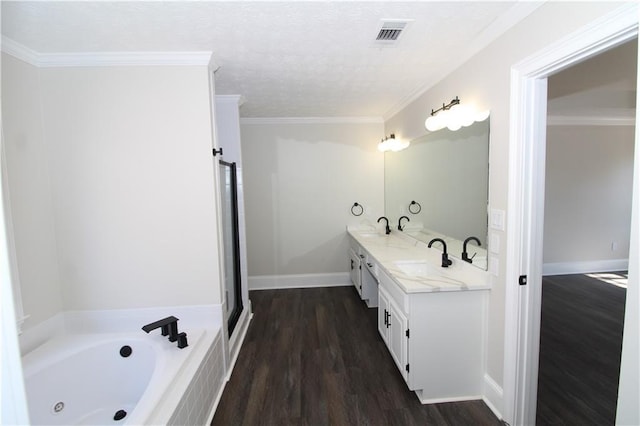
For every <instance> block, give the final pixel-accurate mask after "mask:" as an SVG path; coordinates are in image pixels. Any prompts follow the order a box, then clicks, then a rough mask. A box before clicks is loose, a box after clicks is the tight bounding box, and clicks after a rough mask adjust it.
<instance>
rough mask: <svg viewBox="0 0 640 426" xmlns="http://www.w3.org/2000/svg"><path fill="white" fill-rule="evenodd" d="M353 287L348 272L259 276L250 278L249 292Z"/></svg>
mask: <svg viewBox="0 0 640 426" xmlns="http://www.w3.org/2000/svg"><path fill="white" fill-rule="evenodd" d="M348 285H351V281H350V278H349V273H348V272H338V273H331V274H299V275H258V276H253V277H249V290H274V289H285V288H313V287H342V286H348Z"/></svg>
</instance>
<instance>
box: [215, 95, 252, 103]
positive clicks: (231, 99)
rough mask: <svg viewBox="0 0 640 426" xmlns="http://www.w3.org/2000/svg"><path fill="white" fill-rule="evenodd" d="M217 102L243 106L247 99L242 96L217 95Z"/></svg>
mask: <svg viewBox="0 0 640 426" xmlns="http://www.w3.org/2000/svg"><path fill="white" fill-rule="evenodd" d="M215 99H216V102H223V103H230V104H234V105H237V106H242V104H244V102H245V99H244V96H242V95H215Z"/></svg>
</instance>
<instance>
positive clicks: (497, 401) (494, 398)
mask: <svg viewBox="0 0 640 426" xmlns="http://www.w3.org/2000/svg"><path fill="white" fill-rule="evenodd" d="M482 387H483V392H482V400H483V401H484V403H485V404H487V407H489V409H490V410H491V411H493V414H495V415H496V417H497V418H499V419H501V420H502V412H501V410H500V409H498V407H502V405H503V400H504V397H503V391H502V387H501V386H500V385H498V383H496V381H495V380H493V378H492V377H491V376H490V375H488V374H485V375H484V378H483V384H482Z"/></svg>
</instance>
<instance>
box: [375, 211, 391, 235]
mask: <svg viewBox="0 0 640 426" xmlns="http://www.w3.org/2000/svg"><path fill="white" fill-rule="evenodd" d="M382 219H384V221H385V223H386V225H385V227H384V233H385V234H387V235H389V234H390V233H391V228H389V219H387V218H386V217H384V216H380V217H379V218H378V223H380V221H381V220H382Z"/></svg>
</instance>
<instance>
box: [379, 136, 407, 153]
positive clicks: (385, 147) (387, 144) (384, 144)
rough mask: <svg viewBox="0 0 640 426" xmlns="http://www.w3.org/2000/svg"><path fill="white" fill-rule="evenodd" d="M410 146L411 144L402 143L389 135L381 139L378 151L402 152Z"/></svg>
mask: <svg viewBox="0 0 640 426" xmlns="http://www.w3.org/2000/svg"><path fill="white" fill-rule="evenodd" d="M410 144H411V142H409V141H402V140H400V139H396V135H395V134H393V133H391V134H390V135H389V136H387V137H385V138H384V139H382V141H380V143H379V144H378V151H380V152H385V151H394V152H397V151H402V150H403V149H405V148H408V147H409V145H410Z"/></svg>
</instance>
